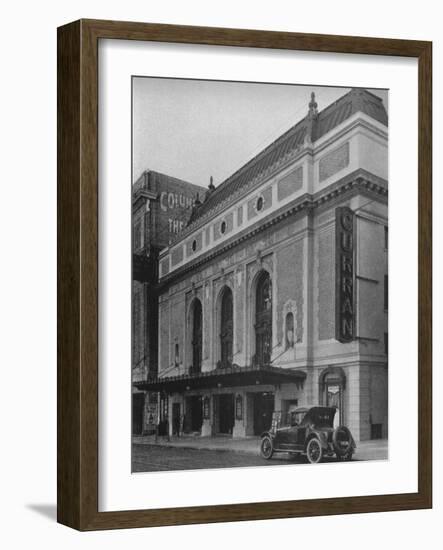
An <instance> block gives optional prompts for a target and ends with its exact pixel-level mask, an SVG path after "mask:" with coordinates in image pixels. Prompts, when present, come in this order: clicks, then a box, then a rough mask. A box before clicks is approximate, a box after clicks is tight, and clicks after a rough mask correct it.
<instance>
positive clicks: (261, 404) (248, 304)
mask: <svg viewBox="0 0 443 550" xmlns="http://www.w3.org/2000/svg"><path fill="white" fill-rule="evenodd" d="M352 94H354V95H352ZM358 94H359V93H357V92H352V93H351V96H350V98H351V101H356V102H357V106H358V105H359V103H358V101H357V99H358V97H360V96H359V95H358ZM360 95H361V94H360ZM354 96H355V97H354ZM346 97H347V96H345V98H346ZM355 98H357V99H355ZM369 100H370V101H376V100H374V99H373V98H369V99H368V101H369ZM343 101H344V100H343ZM339 106H340V105H339V102H338V107H337V109H338V108H339ZM377 106H378V107H380V106H379V105H378V104H377ZM381 108H383V107H381ZM349 112H350V113H353V114H352V116H349V117H348V118H347V119H345V120H342V121H341V122H340V124H338V125H337V126H336V127H332V126H331V127H330V128H329V127H328V128H327V129H326V130H325V131H324V133H323V134H321V137H318V138H317V139H307V131H308V130H305V129H302V130H300V131H299V130H297V128H296V131H294V136H296V137H297V136H300V135H302V136H304V141H303V143H299V142H297V144H296V146H294V148H293V150H292V151H288V146H283V145H281V142H280V141H279V140H277V141H276V142H275V146H274V149H272V146H271V147H270V148H268V149H269V150H268V149H267V150H266V151H265V152H263V156H260V155H258V156H257V157H256V158H255V159H254V160H253V161H251V163H248V165H246V167H245V174H249V173H251V174H254V178H253V179H252V180H251V181H247V182H246V183H243V184H242V185H241V186H240V185H238V186H235V181H234V182H232V180H229V181H228V183H229V184H230V185H231V186H232V188H233V192H232V194H231V195H229V194H227V193H224V192H222V191H220V196H221V197H224V198H223V200H222V201H221V202H220V203H217V202H216V201H215V197H216V194H217V190H215V191H213V197H211V198H210V199H208V200H209V202H208V204H211V205H213V206H211V208H209V207H205V208H202V209H201V210H200V211H201V212H202V214H201V215H199V209H198V208H197V209H195V210H194V213H193V215H192V217H191V220H192V223H190V224H189V225H188V227H186V228H185V230H184V232H183V234H182V236H179V237H178V238H177V239H175V240H174V241H173V242H172V243H170V245H169V246H167V247H166V248H165V249H164V250H163V251H162V252H161V253H160V273H159V282H160V288H161V291H160V295H159V356H158V381H159V382H160V383H163V384H164V386H162V387H163V388H164V389H163V390H162V391H161V392H160V393H162V395H163V399H164V400H165V403H166V405H165V408H164V420H165V421H166V422H167V424H168V429H169V433H171V434H172V433H175V432H176V431H178V432H181V431H185V432H188V433H200V434H201V435H216V434H220V433H223V434H229V435H231V436H233V437H244V436H250V435H258V434H259V433H260V430H262V429H263V428H265V427H266V426H267V425H268V424H270V422H271V420H272V413H273V412H275V411H280V412H281V413H282V414H284V413H285V412H287V411H289V410H292V409H293V408H295V407H300V406H313V405H318V404H320V405H321V404H323V405H331V406H336V407H337V410H338V412H337V415H336V420H337V422H340V423H344V424H346V425H347V426H349V428H350V429H351V432H352V433H353V435H354V438H355V439H356V440H366V439H370V438H379V437H383V438H385V437H387V435H388V412H387V411H388V406H387V399H388V395H387V388H388V370H387V365H388V361H387V354H386V349H385V339H386V336H385V335H387V332H388V329H387V326H388V324H387V321H388V320H387V307H386V306H387V304H386V303H385V299H384V297H385V284H386V275H387V267H388V266H387V250H386V242H385V232H386V231H387V194H388V183H387V178H388V166H387V143H388V134H387V127H386V126H387V122H386V123H385V122H380V120H375V119H371V118H370V117H369V116H368V115H367V114H365V113H362V112H358V109H357V110H356V112H353V111H352V110H349ZM317 116H318V117H320V118H319V119H318V120H320V119H321V114H320V115H317V114H316V113H310V114H309V115H308V119H307V120H311V124H312V127H311V129H312V128H314V127H315V122H316V120H317V119H316V118H315V117H317ZM309 117H313V118H311V119H309ZM304 120H305V119H304ZM382 120H384V119H382ZM302 123H305V122H304V121H302ZM311 135H312V136H313V138H315V135H316V134H315V132H314V130H312V134H311ZM282 139H283V138H282ZM285 139H286V138H285ZM294 139H295V138H294ZM297 139H298V138H297ZM367 147H369V148H370V150H371V155H368V154H366V151H367ZM279 151H281V153H280V152H279ZM279 155H280V156H279ZM269 158H271V159H272V162H273V163H274V164H272V165H269V162H270V161H269V160H268V159H269ZM265 161H266V163H268V164H267V165H266V166H267V167H266V169H264V168H263V172H260V170H259V168H260V166H262V165H264V163H265ZM254 163H255V165H257V169H256V170H255V171H254ZM260 163H262V164H260ZM242 174H243V172H242V170H240V171H239V172H238V175H237V177H238V178H242V177H243V175H242ZM244 178H246V176H244ZM242 181H243V180H242ZM223 185H224V184H222V186H223ZM222 186H221V187H222ZM340 207H347V208H348V209H350V211H351V212H352V214H353V220H354V222H353V223H354V227H353V232H354V233H353V235H354V237H353V239H354V240H353V242H352V247H353V248H352V250H353V252H352V254H353V256H352V258H353V259H352V262H353V271H352V285H353V286H352V289H353V303H352V315H353V331H354V332H353V338H352V340H351V341H349V342H348V343H342V342H341V341H339V340H338V339H337V337H336V334H337V333H336V323H337V307H339V306H337V300H336V293H337V292H338V290H337V276H336V269H337V262H339V261H341V260H340V256H339V255H338V253H337V251H336V246H337V244H336V225H335V224H336V210H337V208H340ZM192 243H195V246H192ZM226 295H228V296H232V312H231V309H229V308H227V309H226V311H228V313H229V315H228V317H227V320H226V314H225V313H223V311H225V310H224V309H223V308H224V307H225V306H224V305H223V304H225V302H224V299H225V298H224V296H226ZM196 304H198V307H196ZM229 307H231V306H229ZM196 312H197V313H196ZM263 350H264V351H263ZM226 357H228V360H226ZM224 358H225V359H224ZM261 367H269V368H271V369H274V371H272V372H273V373H274V374H275V373H278V372H281V373H283V372H291V373H300V374H302V375H303V377H304V382H303V383H299V382H297V383H296V382H295V381H294V382H290V381H288V379H286V378H284V377H283V375H282V379H281V380H282V382H281V383H279V382H278V381H276V379H275V378H274V379H273V381H272V383H267V382H266V381H265V380H264V379H263V380H262V379H260V380H259V379H258V378H257V380H256V381H255V382H254V383H251V378H250V377H249V378H246V377H242V372H245V373H246V372H253V369H254V368H261ZM231 371H234V372H235V373H236V376H237V375H238V376H237V378H236V380H237V382H235V383H233V382H231V383H230V384H228V385H224V383H223V380H224V378H223V373H226V372H231ZM211 374H213V375H214V378H213V379H214V382H213V383H209V382H207V383H206V382H205V380H209V379H211V380H212V378H210V377H209V375H211ZM215 375H217V376H219V375H220V376H219V377H218V378H216V376H215ZM226 379H227V378H226ZM232 379H233V378H231V379H230V380H232ZM174 380H178V381H183V384H184V385H183V384H182V386H180V388H181V389H178V388H179V386H178V385H176V386H174V383H175V382H174ZM242 380H247V383H243V382H242ZM187 381H189V383H188V382H187ZM177 384H178V382H177ZM186 384H187V385H186ZM199 384H200V386H199ZM268 427H269V426H268Z"/></svg>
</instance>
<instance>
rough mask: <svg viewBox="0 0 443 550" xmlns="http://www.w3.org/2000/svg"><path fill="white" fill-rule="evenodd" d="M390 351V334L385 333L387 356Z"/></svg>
mask: <svg viewBox="0 0 443 550" xmlns="http://www.w3.org/2000/svg"><path fill="white" fill-rule="evenodd" d="M388 349H389V339H388V333H387V332H385V354H386V355H388Z"/></svg>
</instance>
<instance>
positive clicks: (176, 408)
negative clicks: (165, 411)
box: [172, 403, 180, 435]
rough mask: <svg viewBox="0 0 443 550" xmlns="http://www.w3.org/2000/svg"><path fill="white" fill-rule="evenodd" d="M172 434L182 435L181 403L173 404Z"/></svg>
mask: <svg viewBox="0 0 443 550" xmlns="http://www.w3.org/2000/svg"><path fill="white" fill-rule="evenodd" d="M172 433H173V434H174V435H180V403H173V404H172Z"/></svg>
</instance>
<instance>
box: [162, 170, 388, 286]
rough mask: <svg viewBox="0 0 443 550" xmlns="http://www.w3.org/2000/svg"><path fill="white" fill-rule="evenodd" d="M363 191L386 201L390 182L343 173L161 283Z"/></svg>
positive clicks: (364, 173) (361, 172) (363, 172)
mask: <svg viewBox="0 0 443 550" xmlns="http://www.w3.org/2000/svg"><path fill="white" fill-rule="evenodd" d="M357 192H363V194H365V195H368V194H369V195H371V196H374V195H375V197H376V198H378V199H379V200H380V201H381V202H386V201H387V196H388V187H387V181H386V180H384V179H382V178H380V177H378V176H375V175H373V174H370V173H369V172H367V171H366V170H363V169H358V170H355V171H354V172H352V173H351V174H348V175H347V176H344V177H343V178H342V179H340V180H339V181H337V182H335V183H333V184H331V185H329V186H328V187H326V188H325V189H323V190H321V191H318V192H317V193H315V194H314V195H312V194H309V193H305V194H303V195H302V196H301V197H299V198H297V199H295V200H294V201H293V202H291V203H289V204H287V205H285V206H282V207H281V208H280V209H279V210H276V211H275V212H272V213H271V214H269V215H268V216H267V217H265V218H263V219H262V220H259V221H258V222H256V223H255V224H254V225H252V226H251V227H248V228H246V229H244V230H243V231H241V232H240V233H238V234H236V235H234V236H233V237H232V238H231V239H229V240H227V241H225V242H223V243H221V244H220V245H218V246H216V247H214V248H212V249H211V250H208V251H207V252H205V253H203V254H202V255H201V256H199V257H198V258H196V259H195V260H190V261H189V262H188V263H186V264H185V265H183V266H182V267H179V268H177V269H175V270H174V271H173V272H171V273H169V274H168V275H166V276H165V277H163V278H162V279H161V281H160V283H159V285H160V288H161V287H163V286H165V285H167V284H169V283H170V282H171V281H172V280H174V279H176V278H178V277H182V276H183V275H185V274H186V273H188V272H189V271H191V270H194V269H196V268H198V267H200V266H201V265H202V264H205V263H206V262H208V261H210V260H212V259H213V258H215V257H216V256H219V255H220V254H223V253H225V252H227V251H228V250H230V249H232V248H234V247H236V246H237V245H239V244H240V243H242V242H244V241H246V240H248V239H250V238H252V237H253V236H255V235H257V234H258V233H261V232H262V231H264V230H265V229H268V228H269V227H271V226H272V225H275V224H277V223H279V222H281V221H283V220H284V219H286V218H287V217H289V216H291V215H311V214H312V213H313V211H314V210H315V209H317V208H318V209H321V208H322V207H323V206H325V205H326V204H328V206H330V204H329V203H331V202H332V201H335V200H336V199H340V200H343V199H344V198H345V197H346V196H347V195H350V194H355V193H357Z"/></svg>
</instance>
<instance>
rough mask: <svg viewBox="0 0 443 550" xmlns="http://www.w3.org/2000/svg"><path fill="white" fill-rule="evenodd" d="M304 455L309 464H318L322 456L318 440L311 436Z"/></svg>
mask: <svg viewBox="0 0 443 550" xmlns="http://www.w3.org/2000/svg"><path fill="white" fill-rule="evenodd" d="M306 456H307V457H308V460H309V462H310V463H311V464H318V463H319V462H320V461H321V459H322V458H323V448H322V446H321V443H320V441H319V440H318V439H317V438H316V437H313V438H312V439H310V440H309V441H308V444H307V446H306Z"/></svg>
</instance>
